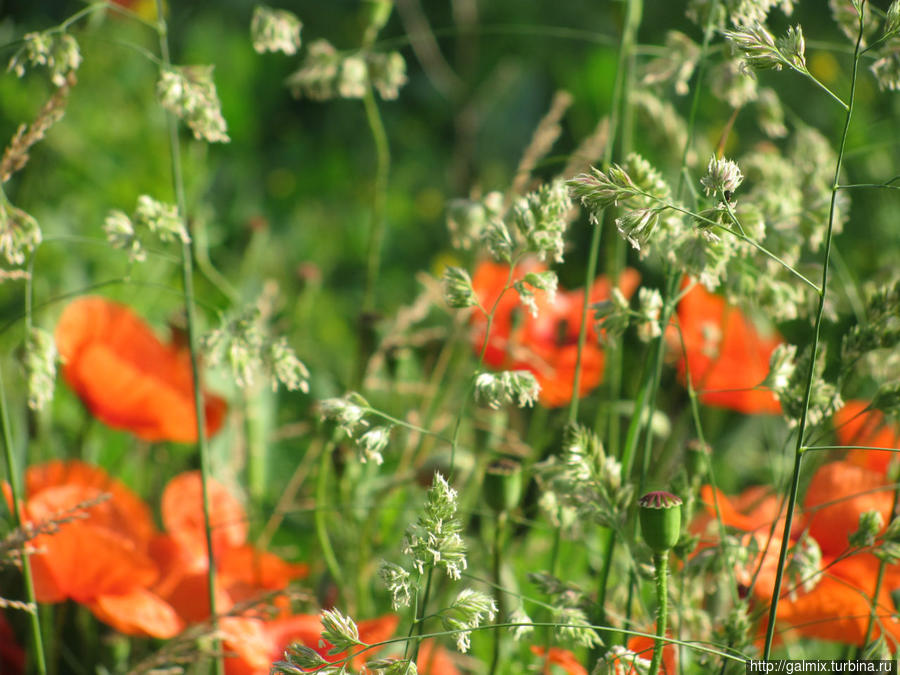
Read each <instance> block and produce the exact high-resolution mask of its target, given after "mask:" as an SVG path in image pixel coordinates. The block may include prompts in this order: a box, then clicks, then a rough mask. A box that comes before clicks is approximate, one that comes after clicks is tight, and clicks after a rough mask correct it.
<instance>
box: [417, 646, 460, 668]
mask: <svg viewBox="0 0 900 675" xmlns="http://www.w3.org/2000/svg"><path fill="white" fill-rule="evenodd" d="M416 667H417V669H418V671H419V674H420V675H460V673H459V669H458V668H457V667H456V664H455V663H454V662H453V657H452V656H451V655H450V652H448V651H447V650H446V649H444V648H443V647H442V646H441V645H439V644H438V643H436V642H435V641H434V640H422V644H421V645H419V658H418V659H416Z"/></svg>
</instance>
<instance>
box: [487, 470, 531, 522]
mask: <svg viewBox="0 0 900 675" xmlns="http://www.w3.org/2000/svg"><path fill="white" fill-rule="evenodd" d="M521 497H522V465H521V464H520V463H519V462H517V461H516V460H514V459H512V458H510V457H501V458H500V459H496V460H494V461H493V462H491V463H490V464H489V465H488V467H487V470H486V471H485V474H484V498H485V500H486V501H487V503H488V506H490V507H491V508H492V509H493V510H494V511H495V512H497V513H504V512H506V511H510V510H512V509H514V508H516V506H517V505H518V503H519V500H520V499H521Z"/></svg>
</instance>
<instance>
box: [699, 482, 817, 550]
mask: <svg viewBox="0 0 900 675" xmlns="http://www.w3.org/2000/svg"><path fill="white" fill-rule="evenodd" d="M700 500H701V501H702V502H703V504H704V506H705V507H706V508H705V513H702V514H699V515H698V516H697V517H696V518H695V519H694V522H693V523H692V525H691V531H692V532H694V533H695V534H699V535H700V536H701V537H711V538H712V539H716V540H717V539H718V536H719V529H718V525H717V523H716V504H717V503H718V507H719V512H720V513H721V516H722V522H723V523H724V524H725V525H726V526H728V527H732V528H735V529H738V530H741V531H743V532H751V533H762V534H766V533H768V532H769V531H770V530H772V523H773V522H775V521H777V523H776V524H775V529H774V531H775V532H778V533H780V532H782V531H783V530H784V517H785V514H784V506H785V502H784V500H782V499H781V498H780V497H779V496H778V495H776V494H775V493H774V492H773V491H772V489H771V488H769V487H766V486H762V485H754V486H751V487H748V488H747V489H745V490H744V491H743V492H742V493H741V494H740V495H738V496H736V497H728V496H726V495H725V494H724V493H723V492H722V491H721V490H720V491H718V492H714V491H713V488H712V487H711V486H709V485H704V486H703V487H702V488H700ZM805 527H806V518H805V515H804V514H802V513H795V514H794V519H793V521H792V523H791V531H792V533H793V535H794V536H799V535H800V533H801V532H802V531H803V529H804V528H805Z"/></svg>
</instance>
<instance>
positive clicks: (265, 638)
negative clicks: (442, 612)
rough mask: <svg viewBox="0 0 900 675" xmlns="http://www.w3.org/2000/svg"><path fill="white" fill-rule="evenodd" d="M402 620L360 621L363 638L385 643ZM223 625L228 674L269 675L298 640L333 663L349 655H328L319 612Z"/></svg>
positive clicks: (362, 657)
mask: <svg viewBox="0 0 900 675" xmlns="http://www.w3.org/2000/svg"><path fill="white" fill-rule="evenodd" d="M399 621H400V617H398V616H396V615H395V614H387V615H385V616H382V617H379V618H377V619H370V620H368V621H360V622H359V623H358V624H357V627H358V628H359V639H360V640H361V641H362V642H365V643H368V644H373V643H376V642H383V641H384V640H387V639H389V638H390V637H391V636H392V635H393V634H394V631H396V630H397V624H398V623H399ZM219 627H220V630H221V631H222V633H223V634H224V638H225V639H224V649H225V651H226V653H227V654H228V655H229V656H228V657H227V658H226V659H225V672H226V673H227V675H268V673H269V668H270V666H271V664H272V663H273V662H274V661H279V660H281V659H282V658H283V655H284V650H285V649H287V647H288V646H289V645H290V644H292V643H294V642H299V643H300V644H303V645H305V646H307V647H309V648H311V649H314V650H316V651H317V652H318V653H319V654H320V655H321V656H322V657H323V658H324V659H326V660H327V661H329V662H339V661H342V660H343V659H344V658H346V654H344V653H342V654H337V655H330V654H328V651H329V650H330V649H331V648H332V645H331V644H330V643H329V642H327V641H325V640H323V639H322V630H323V627H322V621H321V619H320V618H319V616H317V615H315V614H296V615H293V616H287V617H281V618H278V619H274V620H272V621H263V620H261V619H251V618H239V617H229V618H225V619H222V621H220V622H219ZM374 655H375V650H373V651H371V652H363V653H361V654H357V655H356V656H354V657H353V659H352V661H351V664H352V666H353V667H354V668H355V669H359V668H360V667H361V666H362V664H363V663H364V662H365V661H367V660H369V659H372V658H374ZM435 675H437V674H435Z"/></svg>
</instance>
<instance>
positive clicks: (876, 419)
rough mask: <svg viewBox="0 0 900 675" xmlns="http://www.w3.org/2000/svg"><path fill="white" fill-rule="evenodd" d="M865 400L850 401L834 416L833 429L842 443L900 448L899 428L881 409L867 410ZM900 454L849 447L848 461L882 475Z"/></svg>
mask: <svg viewBox="0 0 900 675" xmlns="http://www.w3.org/2000/svg"><path fill="white" fill-rule="evenodd" d="M867 408H868V404H867V403H866V402H865V401H847V402H846V403H845V404H844V407H843V408H841V409H840V410H838V411H837V413H836V414H835V416H834V428H835V432H836V433H837V438H838V442H839V443H840V444H841V445H868V446H871V447H876V448H900V430H898V429H897V428H896V427H894V426H892V425H890V424H888V422H887V420H885V417H884V413H883V412H881V411H880V410H867ZM896 454H897V453H894V452H884V451H879V450H850V451H849V452H848V453H847V461H848V462H850V463H852V464H857V465H859V466H864V467H866V468H868V469H872V470H873V471H877V472H878V473H880V474H884V473H885V472H886V471H887V468H888V465H889V464H890V463H891V460H892V459H893V458H894V456H895V455H896Z"/></svg>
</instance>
